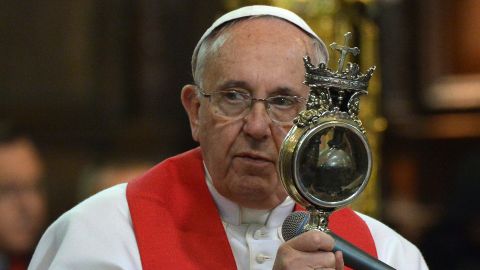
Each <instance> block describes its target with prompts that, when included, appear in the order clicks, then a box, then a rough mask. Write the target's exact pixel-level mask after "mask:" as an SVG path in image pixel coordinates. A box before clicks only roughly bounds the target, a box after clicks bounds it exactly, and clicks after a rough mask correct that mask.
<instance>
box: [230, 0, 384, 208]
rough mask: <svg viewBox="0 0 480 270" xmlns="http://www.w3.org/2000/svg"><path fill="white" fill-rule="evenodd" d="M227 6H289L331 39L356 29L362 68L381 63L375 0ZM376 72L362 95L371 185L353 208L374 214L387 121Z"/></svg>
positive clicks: (265, 0) (248, 0)
mask: <svg viewBox="0 0 480 270" xmlns="http://www.w3.org/2000/svg"><path fill="white" fill-rule="evenodd" d="M224 3H225V9H226V10H232V9H235V8H239V7H241V6H246V5H259V4H265V5H273V6H278V7H282V8H286V9H289V10H291V11H293V12H295V13H297V14H298V15H300V17H302V18H303V19H305V21H307V23H308V24H309V25H310V26H311V27H312V29H313V30H314V31H315V32H316V33H317V34H318V35H319V36H320V37H321V38H322V39H323V40H324V41H325V43H330V42H332V41H334V40H341V39H342V36H343V34H344V33H346V32H352V34H353V37H355V40H354V41H353V44H355V45H357V46H359V47H361V48H362V54H360V55H359V56H357V58H358V59H356V62H358V63H359V64H360V68H361V69H362V70H364V69H366V68H367V67H370V66H373V65H374V63H379V60H378V59H379V57H378V27H377V25H376V24H375V23H374V22H373V20H372V19H371V18H369V17H368V15H367V13H368V11H369V10H370V9H372V8H374V7H375V1H373V0H370V1H369V0H364V1H360V0H256V1H255V0H225V1H224ZM338 57H339V56H337V55H334V54H331V55H330V58H331V59H330V61H332V63H333V61H338V59H339V58H338ZM375 72H376V73H377V75H376V76H374V77H373V78H372V79H371V81H370V86H369V91H368V92H369V94H368V96H365V97H362V110H361V112H360V118H361V119H363V126H364V128H365V130H366V131H367V134H368V138H369V143H370V147H371V151H372V159H373V167H372V172H371V178H370V182H369V185H368V186H367V187H366V189H365V190H364V191H363V193H362V194H361V195H360V197H359V198H358V199H357V200H356V201H355V202H354V203H353V208H354V209H355V210H358V211H360V212H363V213H365V214H368V215H371V216H374V217H375V216H378V215H379V210H380V209H379V201H380V188H379V183H378V170H379V167H380V166H381V160H380V156H379V155H380V145H381V135H382V132H383V131H384V130H385V129H386V126H387V122H386V120H385V118H383V117H382V116H381V113H380V89H381V85H380V77H381V75H380V74H379V73H380V72H381V69H379V68H378V67H377V69H376V71H375Z"/></svg>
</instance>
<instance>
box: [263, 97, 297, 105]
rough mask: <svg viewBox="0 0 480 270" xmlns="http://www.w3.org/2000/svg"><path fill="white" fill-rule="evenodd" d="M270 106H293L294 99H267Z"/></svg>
mask: <svg viewBox="0 0 480 270" xmlns="http://www.w3.org/2000/svg"><path fill="white" fill-rule="evenodd" d="M269 101H270V104H272V105H274V106H292V105H293V104H295V101H296V99H295V98H294V97H289V96H278V97H271V98H270V99H269Z"/></svg>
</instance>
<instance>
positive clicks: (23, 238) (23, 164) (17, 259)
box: [0, 124, 46, 270]
mask: <svg viewBox="0 0 480 270" xmlns="http://www.w3.org/2000/svg"><path fill="white" fill-rule="evenodd" d="M43 171H44V168H43V164H42V160H41V158H40V156H39V153H38V152H37V149H36V148H35V146H34V144H33V142H32V141H31V140H30V139H28V138H27V137H25V136H23V135H21V134H20V133H17V132H16V131H14V129H13V128H11V127H9V126H7V125H6V124H4V125H0V270H4V269H7V270H20V269H26V268H27V265H28V261H29V259H30V256H31V253H32V251H33V249H34V247H35V245H36V244H37V241H38V238H39V234H40V232H41V230H42V228H43V225H44V222H45V217H46V199H45V195H44V192H43V190H42V187H41V179H42V176H43Z"/></svg>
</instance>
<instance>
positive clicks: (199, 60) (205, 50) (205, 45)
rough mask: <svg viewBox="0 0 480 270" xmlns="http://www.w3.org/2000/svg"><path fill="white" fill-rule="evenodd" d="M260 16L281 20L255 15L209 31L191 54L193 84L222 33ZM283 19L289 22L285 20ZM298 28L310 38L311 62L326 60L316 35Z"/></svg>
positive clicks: (215, 47) (222, 35) (222, 36)
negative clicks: (311, 48)
mask: <svg viewBox="0 0 480 270" xmlns="http://www.w3.org/2000/svg"><path fill="white" fill-rule="evenodd" d="M260 17H270V18H275V19H280V20H283V19H282V18H280V17H275V16H272V15H256V16H249V17H243V18H238V19H235V20H232V21H229V22H226V23H224V24H223V25H221V26H219V27H217V28H216V29H215V30H214V31H213V32H212V33H210V35H209V36H208V37H206V38H205V39H204V40H203V42H202V43H201V44H200V46H199V48H198V50H197V51H195V52H194V54H193V56H192V72H193V74H192V75H193V80H194V82H195V84H197V85H199V86H201V85H200V84H201V83H202V79H203V71H204V69H205V62H206V59H207V58H208V56H210V55H213V53H215V52H216V51H217V50H218V49H219V48H220V47H221V45H222V44H223V43H224V42H225V41H226V36H224V34H225V33H227V32H228V30H229V29H230V28H231V27H232V26H233V25H235V24H237V23H238V22H240V21H243V20H251V19H255V18H260ZM284 21H286V22H289V21H287V20H284ZM289 23H290V22H289ZM293 25H294V24H293ZM299 29H300V30H302V31H303V32H304V33H305V34H306V35H308V36H309V37H310V39H311V40H312V46H313V52H312V53H313V55H310V57H311V58H312V62H313V63H315V64H319V63H320V62H321V61H322V60H323V61H325V62H328V51H327V48H326V47H325V45H324V44H323V42H322V41H320V40H319V39H318V38H317V37H314V36H312V35H311V34H309V33H307V32H305V31H304V30H303V29H301V28H299Z"/></svg>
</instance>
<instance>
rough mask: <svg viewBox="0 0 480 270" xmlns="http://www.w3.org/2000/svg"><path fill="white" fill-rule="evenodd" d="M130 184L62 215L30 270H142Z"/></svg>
mask: <svg viewBox="0 0 480 270" xmlns="http://www.w3.org/2000/svg"><path fill="white" fill-rule="evenodd" d="M125 192H126V184H120V185H117V186H115V187H113V188H109V189H107V190H105V191H102V192H100V193H98V194H96V195H94V196H92V197H90V198H89V199H87V200H85V201H83V202H82V203H80V204H79V205H77V206H75V207H74V208H72V209H71V210H70V211H68V212H66V213H65V214H64V215H62V216H61V217H60V218H59V219H58V220H57V221H55V222H54V223H53V224H52V225H51V226H50V227H49V228H48V229H47V231H46V232H45V234H44V235H43V237H42V239H41V240H40V242H39V244H38V246H37V248H36V250H35V253H34V255H33V258H32V261H31V263H30V266H29V267H28V269H29V270H37V269H38V270H43V269H55V270H56V269H58V270H60V269H62V270H64V269H72V270H75V269H102V270H110V269H111V270H113V269H141V268H142V267H141V262H140V255H139V251H138V247H137V244H136V241H135V234H134V232H133V229H132V220H131V217H130V212H129V209H128V203H127V200H126V194H125Z"/></svg>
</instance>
